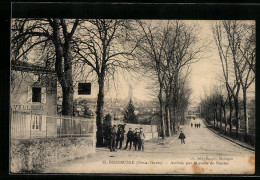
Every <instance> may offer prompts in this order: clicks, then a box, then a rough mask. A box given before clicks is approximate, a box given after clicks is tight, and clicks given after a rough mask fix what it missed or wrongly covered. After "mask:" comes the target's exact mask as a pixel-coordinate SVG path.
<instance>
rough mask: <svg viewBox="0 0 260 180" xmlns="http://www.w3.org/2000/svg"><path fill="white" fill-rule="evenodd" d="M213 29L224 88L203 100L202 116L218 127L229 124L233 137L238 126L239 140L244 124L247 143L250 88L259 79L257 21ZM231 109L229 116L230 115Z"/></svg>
mask: <svg viewBox="0 0 260 180" xmlns="http://www.w3.org/2000/svg"><path fill="white" fill-rule="evenodd" d="M211 29H212V34H213V37H214V40H215V44H216V47H217V50H218V52H219V61H220V62H221V68H222V74H221V78H220V81H221V84H222V85H221V86H220V87H215V88H214V89H215V90H214V91H213V92H212V93H211V94H210V95H208V96H206V97H205V98H204V99H203V100H202V102H201V106H202V110H203V112H202V113H204V115H205V116H206V118H207V119H208V120H213V121H214V126H215V121H216V120H217V119H219V121H220V126H222V122H225V128H224V132H226V131H227V129H226V128H227V123H228V125H229V133H230V134H231V133H232V126H233V125H234V126H235V127H236V137H238V133H239V132H238V131H239V121H244V122H245V123H244V124H245V125H244V126H245V127H242V128H243V129H244V130H245V131H244V137H245V141H246V140H247V139H246V138H247V129H248V127H247V116H248V115H247V103H248V100H247V95H248V89H249V87H250V86H251V85H252V84H254V80H255V57H256V36H255V23H254V21H250V22H246V21H218V22H215V23H214V24H212V27H211ZM241 97H242V98H241ZM240 99H242V104H243V119H240V117H239V108H240V107H239V101H240ZM227 107H228V111H229V114H228V116H227V115H226V108H227ZM233 115H234V117H233ZM223 116H224V117H223ZM227 117H228V119H227ZM217 122H218V121H217ZM216 126H217V127H218V125H216Z"/></svg>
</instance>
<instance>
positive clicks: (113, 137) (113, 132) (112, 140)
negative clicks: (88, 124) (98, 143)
mask: <svg viewBox="0 0 260 180" xmlns="http://www.w3.org/2000/svg"><path fill="white" fill-rule="evenodd" d="M115 141H116V125H114V126H113V127H111V130H110V152H112V151H116V150H115Z"/></svg>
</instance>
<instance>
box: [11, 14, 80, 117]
mask: <svg viewBox="0 0 260 180" xmlns="http://www.w3.org/2000/svg"><path fill="white" fill-rule="evenodd" d="M79 23H80V21H79V20H78V19H76V20H64V19H57V18H53V19H52V18H48V19H14V20H13V21H12V38H11V44H12V54H13V55H12V61H14V62H17V61H21V60H22V61H28V58H29V55H30V53H31V52H32V51H34V50H40V49H42V50H44V49H46V48H50V47H52V48H53V51H54V54H55V57H54V58H55V61H54V62H53V63H54V67H55V71H56V72H57V76H58V80H59V83H60V85H61V87H62V93H63V101H62V113H63V115H72V114H73V80H72V61H73V57H72V54H71V46H72V42H73V37H74V34H75V31H76V29H77V27H78V25H79ZM47 55H48V54H47ZM47 55H46V56H47ZM50 59H51V58H48V57H46V59H45V60H46V61H45V62H44V63H45V64H46V65H50Z"/></svg>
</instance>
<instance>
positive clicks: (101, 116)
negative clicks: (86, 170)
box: [96, 72, 105, 146]
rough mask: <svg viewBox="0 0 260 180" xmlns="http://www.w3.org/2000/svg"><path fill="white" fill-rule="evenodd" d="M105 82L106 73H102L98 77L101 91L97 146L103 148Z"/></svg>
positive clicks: (98, 110) (98, 103) (99, 93)
mask: <svg viewBox="0 0 260 180" xmlns="http://www.w3.org/2000/svg"><path fill="white" fill-rule="evenodd" d="M104 81H105V73H104V72H102V73H101V74H100V75H99V77H98V87H99V89H98V98H97V111H96V115H97V117H96V125H97V146H103V119H104Z"/></svg>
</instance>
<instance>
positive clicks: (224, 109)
mask: <svg viewBox="0 0 260 180" xmlns="http://www.w3.org/2000/svg"><path fill="white" fill-rule="evenodd" d="M223 113H224V121H225V130H224V133H225V134H226V133H227V115H226V107H225V105H224V106H223Z"/></svg>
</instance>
